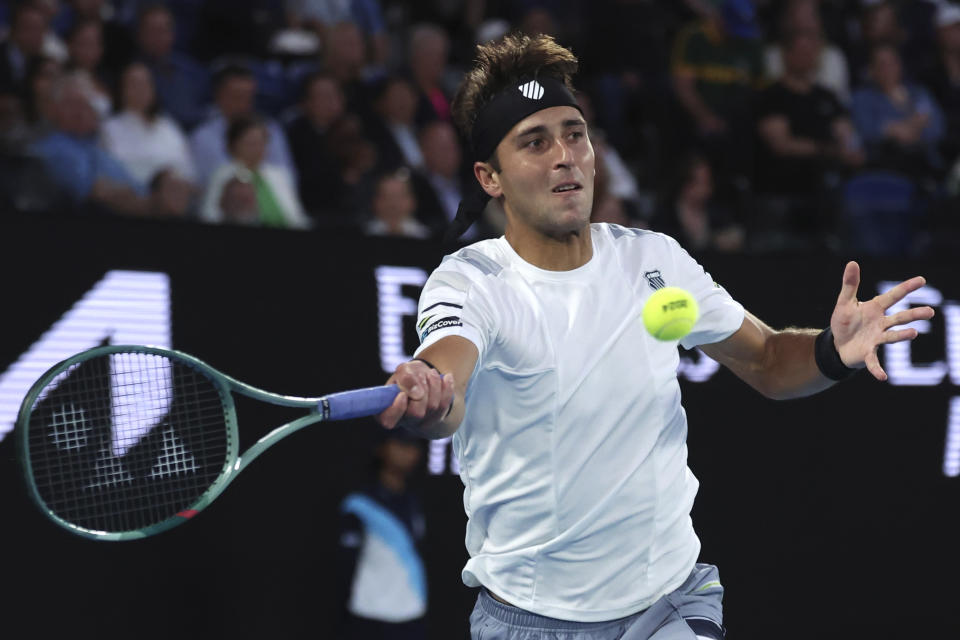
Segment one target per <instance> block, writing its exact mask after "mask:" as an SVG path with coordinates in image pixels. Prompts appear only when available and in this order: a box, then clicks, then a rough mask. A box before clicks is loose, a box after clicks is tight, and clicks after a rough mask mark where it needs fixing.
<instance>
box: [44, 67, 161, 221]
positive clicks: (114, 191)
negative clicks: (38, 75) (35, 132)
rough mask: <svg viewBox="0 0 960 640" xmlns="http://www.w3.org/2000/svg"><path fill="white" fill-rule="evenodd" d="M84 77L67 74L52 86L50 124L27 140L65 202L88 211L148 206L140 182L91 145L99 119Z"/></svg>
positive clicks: (145, 210)
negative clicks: (31, 140) (36, 137)
mask: <svg viewBox="0 0 960 640" xmlns="http://www.w3.org/2000/svg"><path fill="white" fill-rule="evenodd" d="M92 94H93V87H92V86H91V85H90V82H89V80H88V79H86V78H84V77H83V76H78V75H75V74H68V75H65V76H64V77H62V78H60V79H59V80H57V83H56V84H55V85H54V87H53V94H52V109H51V112H52V113H51V116H52V119H53V122H52V125H53V129H52V131H51V132H50V133H48V134H47V135H46V136H44V137H42V138H40V139H39V140H37V141H36V142H35V143H33V145H31V150H32V151H33V152H34V153H36V154H37V155H38V156H39V157H40V158H41V160H43V162H44V164H45V165H46V168H47V171H48V173H49V174H50V176H51V177H52V179H53V180H54V182H55V183H56V184H57V186H58V187H59V188H60V189H62V190H63V191H64V193H65V194H66V196H67V197H68V198H69V200H70V201H71V202H73V203H74V204H76V205H77V206H78V207H79V208H85V209H87V210H90V211H107V212H113V213H126V214H137V215H142V214H149V213H152V212H153V206H152V201H151V198H150V197H149V195H148V191H147V188H146V185H144V184H143V183H141V182H139V181H138V180H136V179H135V178H134V177H133V176H132V175H130V173H129V172H128V171H127V170H126V169H125V168H124V167H123V165H122V164H121V163H120V162H119V161H117V159H116V158H114V157H113V156H111V155H110V154H109V153H107V152H106V151H104V150H103V149H101V148H100V147H99V146H98V145H97V129H98V127H99V123H98V120H97V113H96V111H95V110H94V107H93V104H92Z"/></svg>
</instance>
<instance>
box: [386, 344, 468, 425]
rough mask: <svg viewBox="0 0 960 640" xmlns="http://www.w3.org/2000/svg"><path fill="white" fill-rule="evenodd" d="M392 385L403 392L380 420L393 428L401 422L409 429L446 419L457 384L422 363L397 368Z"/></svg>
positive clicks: (448, 376) (409, 363)
mask: <svg viewBox="0 0 960 640" xmlns="http://www.w3.org/2000/svg"><path fill="white" fill-rule="evenodd" d="M389 382H393V383H395V384H396V385H397V386H398V387H400V393H399V394H397V398H396V399H395V400H394V401H393V404H392V405H390V407H388V408H387V409H386V410H385V411H384V412H383V413H381V414H380V415H379V416H378V417H377V418H378V421H379V422H380V424H381V425H382V426H383V427H385V428H387V429H392V428H394V427H396V426H397V425H398V424H400V422H401V421H402V422H403V424H404V425H406V426H408V427H414V426H426V425H430V424H433V423H436V422H439V421H440V420H443V418H444V417H446V415H447V412H448V410H449V409H450V405H451V403H452V402H453V396H454V387H455V382H454V379H453V375H452V374H447V375H445V376H441V375H440V373H439V372H437V371H436V370H435V369H431V368H430V367H428V366H427V365H425V364H423V363H422V362H419V361H410V362H405V363H403V364H401V365H400V366H399V367H397V371H396V372H395V373H394V375H393V376H391V378H390V380H389Z"/></svg>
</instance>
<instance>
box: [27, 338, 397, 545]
mask: <svg viewBox="0 0 960 640" xmlns="http://www.w3.org/2000/svg"><path fill="white" fill-rule="evenodd" d="M234 393H239V394H243V395H245V396H248V397H250V398H254V399H257V400H261V401H265V402H269V403H272V404H275V405H280V406H285V407H301V408H304V409H307V410H308V411H309V413H308V414H307V415H304V416H303V417H301V418H298V419H296V420H293V421H292V422H289V423H287V424H284V425H282V426H279V427H277V428H276V429H274V430H273V431H271V432H270V433H268V434H267V435H265V436H264V437H262V438H261V439H260V440H258V441H257V442H256V443H255V444H253V445H252V446H251V447H250V448H249V449H247V450H246V451H244V452H243V453H242V454H240V453H238V448H239V447H238V440H239V438H238V434H237V415H236V409H235V406H234V402H233V394H234ZM397 393H398V389H397V386H396V385H390V386H380V387H371V388H367V389H357V390H354V391H344V392H341V393H334V394H331V395H327V396H323V397H321V398H296V397H291V396H282V395H277V394H274V393H269V392H266V391H262V390H260V389H257V388H255V387H252V386H250V385H247V384H244V383H242V382H239V381H237V380H235V379H233V378H231V377H230V376H227V375H224V374H223V373H221V372H219V371H217V370H215V369H214V368H213V367H210V366H209V365H207V364H205V363H203V362H201V361H200V360H198V359H196V358H194V357H192V356H190V355H187V354H185V353H181V352H179V351H172V350H169V349H160V348H155V347H145V346H138V345H111V346H104V347H96V348H94V349H90V350H88V351H84V352H82V353H79V354H77V355H75V356H72V357H70V358H68V359H66V360H64V361H63V362H61V363H59V364H57V365H55V366H54V367H52V368H51V369H50V370H49V371H47V372H46V373H45V374H43V376H41V377H40V379H39V380H37V382H36V383H34V385H33V386H32V387H31V388H30V390H29V391H28V392H27V395H26V397H25V398H24V400H23V403H22V405H21V407H20V413H19V415H18V418H17V425H16V430H17V449H18V455H19V457H20V461H21V464H22V467H23V471H24V474H25V477H26V482H27V486H28V487H29V493H30V496H31V497H32V499H33V501H34V502H35V503H36V504H37V506H39V507H40V510H41V511H42V512H43V513H44V514H45V515H46V516H47V517H48V518H50V519H51V520H53V521H54V522H55V523H57V524H58V525H60V526H62V527H64V528H66V529H67V530H68V531H71V532H72V533H75V534H77V535H80V536H84V537H87V538H92V539H94V540H132V539H137V538H143V537H146V536H151V535H154V534H157V533H160V532H161V531H165V530H167V529H170V528H171V527H175V526H177V525H178V524H181V523H183V522H186V521H187V520H189V519H190V518H192V517H193V516H195V515H196V514H197V513H198V512H200V511H201V510H202V509H203V508H205V507H206V506H208V505H209V504H210V503H211V502H213V500H214V499H216V497H217V496H219V495H220V494H221V493H222V492H223V490H224V489H226V487H227V485H229V484H230V482H232V481H233V479H234V478H235V477H236V476H237V474H238V473H240V472H241V471H242V470H243V469H244V467H246V466H247V465H248V464H250V463H251V462H252V461H253V460H254V459H255V458H256V457H257V456H259V455H260V454H261V453H263V452H264V451H265V450H266V449H267V448H268V447H270V446H271V445H273V444H274V443H276V442H277V441H279V440H280V439H282V438H285V437H286V436H288V435H290V434H291V433H294V432H295V431H298V430H299V429H302V428H303V427H306V426H307V425H311V424H314V423H316V422H320V421H321V420H348V419H351V418H358V417H361V416H369V415H374V414H377V413H380V412H381V411H383V410H384V409H386V408H387V407H389V406H390V404H391V403H392V402H393V400H394V398H395V397H396V395H397Z"/></svg>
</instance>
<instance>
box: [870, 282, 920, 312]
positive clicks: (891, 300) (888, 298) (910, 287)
mask: <svg viewBox="0 0 960 640" xmlns="http://www.w3.org/2000/svg"><path fill="white" fill-rule="evenodd" d="M925 284H927V280H926V278H924V277H923V276H917V277H915V278H910V279H909V280H904V281H903V282H901V283H900V284H898V285H897V286H895V287H894V288H892V289H890V290H889V291H887V292H886V293H883V294H881V295H879V296H877V300H878V301H879V302H880V305H881V306H882V307H883V308H884V309H889V308H890V307H892V306H893V305H895V304H897V303H898V302H900V301H901V300H903V299H904V298H905V297H906V296H907V295H908V294H910V293H912V292H914V291H916V290H917V289H919V288H921V287H922V286H923V285H925Z"/></svg>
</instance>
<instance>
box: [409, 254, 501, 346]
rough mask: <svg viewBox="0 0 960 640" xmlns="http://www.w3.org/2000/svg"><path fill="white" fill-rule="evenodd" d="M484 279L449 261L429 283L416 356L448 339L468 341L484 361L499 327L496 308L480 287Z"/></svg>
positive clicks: (423, 298)
mask: <svg viewBox="0 0 960 640" xmlns="http://www.w3.org/2000/svg"><path fill="white" fill-rule="evenodd" d="M483 277H484V276H483V275H482V274H480V273H479V272H477V271H476V270H475V269H474V268H472V267H471V266H469V265H466V264H463V262H462V261H460V260H457V259H456V258H449V257H448V258H446V259H444V262H443V263H441V265H440V267H438V268H437V269H436V270H435V271H434V272H433V273H432V274H431V275H430V277H429V278H428V279H427V283H426V284H425V285H424V287H423V292H422V293H421V294H420V304H419V308H418V313H417V335H418V336H419V338H420V347H419V348H418V349H417V351H416V353H415V354H414V355H418V354H419V353H420V352H422V351H423V350H424V349H426V348H427V347H429V346H430V345H432V344H433V343H435V342H436V341H438V340H440V339H441V338H445V337H447V336H461V337H463V338H466V339H467V340H469V341H470V342H472V343H473V344H474V345H476V347H477V350H478V351H479V352H480V358H479V359H478V363H479V361H481V360H482V359H483V354H484V352H485V351H486V349H487V347H488V345H489V344H490V341H491V336H492V335H494V327H496V322H495V317H494V314H493V313H492V312H491V309H492V308H493V305H491V304H489V303H488V301H487V300H486V296H485V295H484V293H483V289H484V287H482V286H480V279H481V278H483Z"/></svg>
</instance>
